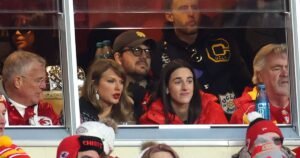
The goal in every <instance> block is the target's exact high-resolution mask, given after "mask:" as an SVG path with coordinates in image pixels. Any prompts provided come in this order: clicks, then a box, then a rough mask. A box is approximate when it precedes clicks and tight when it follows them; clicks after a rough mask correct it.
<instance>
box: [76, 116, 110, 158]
mask: <svg viewBox="0 0 300 158" xmlns="http://www.w3.org/2000/svg"><path fill="white" fill-rule="evenodd" d="M76 134H78V135H86V136H94V137H98V138H100V139H101V140H102V141H103V145H104V152H105V154H107V155H108V154H110V152H111V151H112V150H113V148H114V142H115V132H114V129H113V128H112V127H108V126H107V125H105V124H104V123H101V122H97V121H88V122H84V123H82V124H81V125H80V126H79V127H78V128H77V129H76Z"/></svg>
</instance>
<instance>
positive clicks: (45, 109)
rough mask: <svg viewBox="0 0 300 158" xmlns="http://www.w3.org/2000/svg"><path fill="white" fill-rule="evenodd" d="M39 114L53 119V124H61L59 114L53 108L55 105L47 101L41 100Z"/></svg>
mask: <svg viewBox="0 0 300 158" xmlns="http://www.w3.org/2000/svg"><path fill="white" fill-rule="evenodd" d="M38 106H39V108H38V115H39V116H46V117H49V118H50V119H51V120H52V124H53V125H60V122H59V116H58V115H57V114H56V113H55V111H54V110H53V105H52V104H50V103H47V102H39V104H38Z"/></svg>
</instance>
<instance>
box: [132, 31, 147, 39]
mask: <svg viewBox="0 0 300 158" xmlns="http://www.w3.org/2000/svg"><path fill="white" fill-rule="evenodd" d="M135 33H136V35H137V36H138V37H141V38H145V37H146V35H145V34H144V33H143V32H141V31H137V32H135Z"/></svg>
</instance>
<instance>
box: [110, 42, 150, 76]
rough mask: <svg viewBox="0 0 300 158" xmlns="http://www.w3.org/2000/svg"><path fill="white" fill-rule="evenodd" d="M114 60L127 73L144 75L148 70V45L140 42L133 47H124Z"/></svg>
mask: <svg viewBox="0 0 300 158" xmlns="http://www.w3.org/2000/svg"><path fill="white" fill-rule="evenodd" d="M124 50H125V51H124V52H121V53H122V55H121V56H120V58H119V59H116V61H117V62H118V63H119V64H121V65H122V67H123V68H124V70H125V71H126V73H127V74H129V75H131V76H146V75H147V74H148V72H149V71H150V63H151V58H150V53H151V50H150V49H149V47H148V46H146V45H144V44H141V45H138V46H136V47H134V48H133V49H130V48H128V47H126V48H125V49H124Z"/></svg>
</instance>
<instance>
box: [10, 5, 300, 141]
mask: <svg viewBox="0 0 300 158" xmlns="http://www.w3.org/2000/svg"><path fill="white" fill-rule="evenodd" d="M289 5H290V9H291V12H290V13H286V14H288V16H287V17H288V21H287V22H288V23H289V24H290V25H287V26H290V27H289V28H287V31H288V45H289V50H290V51H289V52H290V53H289V63H290V64H291V65H292V66H290V71H289V72H290V80H291V87H292V88H291V89H292V93H291V103H292V105H291V106H292V112H293V113H292V117H293V122H292V124H291V125H282V126H281V127H280V128H281V130H282V131H283V133H284V136H285V145H291V146H293V145H298V144H299V143H300V137H299V136H300V133H299V123H300V116H299V115H300V113H299V112H300V110H299V107H300V98H299V97H297V96H299V95H300V85H299V84H300V55H299V53H295V52H300V39H299V38H300V1H291V2H290V4H289ZM62 10H63V11H62V12H58V25H59V30H60V42H61V52H62V53H61V63H62V70H63V84H64V87H63V91H64V105H65V109H64V114H65V126H62V127H53V128H44V127H21V128H20V127H18V128H15V127H9V128H7V129H6V132H5V133H6V134H7V135H10V136H11V137H13V140H14V141H15V143H16V144H19V145H21V146H57V145H58V143H59V141H60V140H61V139H62V138H64V137H66V136H67V135H70V134H74V132H75V129H76V127H78V125H79V124H80V120H79V95H78V87H77V86H74V85H77V74H76V69H75V68H76V67H77V61H76V47H75V26H74V10H73V1H63V2H62ZM246 128H247V127H246V126H240V125H239V126H236V125H222V126H217V125H216V126H215V125H212V126H209V125H176V126H175V125H161V126H157V125H150V126H146V125H140V126H136V125H125V126H123V125H121V126H120V128H119V131H118V134H117V139H116V143H115V144H116V146H139V145H140V143H141V142H142V141H147V140H157V141H160V142H166V143H168V144H170V145H175V146H176V145H178V146H182V145H183V146H224V147H225V146H227V147H228V146H240V145H243V144H244V137H245V132H246ZM187 133H188V134H187Z"/></svg>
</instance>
